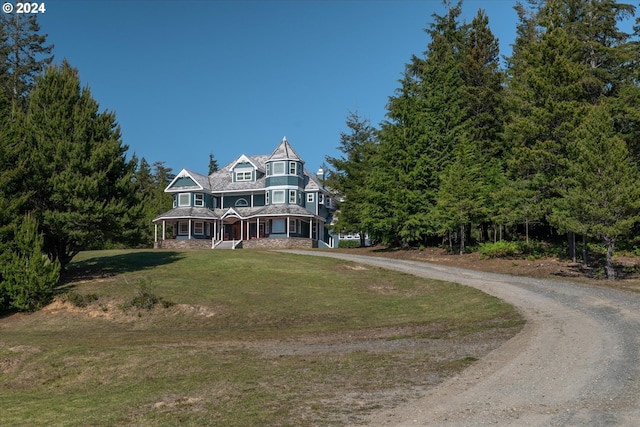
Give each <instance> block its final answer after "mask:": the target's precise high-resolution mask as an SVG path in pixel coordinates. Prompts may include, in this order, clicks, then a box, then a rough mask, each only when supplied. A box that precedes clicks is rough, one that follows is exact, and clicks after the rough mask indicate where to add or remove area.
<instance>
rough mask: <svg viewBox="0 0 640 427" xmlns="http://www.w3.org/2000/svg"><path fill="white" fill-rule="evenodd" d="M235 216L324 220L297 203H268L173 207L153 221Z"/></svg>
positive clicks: (211, 218)
mask: <svg viewBox="0 0 640 427" xmlns="http://www.w3.org/2000/svg"><path fill="white" fill-rule="evenodd" d="M230 216H231V217H235V218H240V219H251V218H257V217H279V216H296V217H305V218H314V219H317V220H320V221H323V222H324V221H325V219H324V218H322V217H321V216H318V215H314V214H313V213H311V212H309V211H308V210H306V209H305V208H303V207H302V206H298V205H269V206H256V207H234V208H223V209H220V208H219V209H209V208H193V207H187V208H173V209H171V210H170V211H167V212H165V213H163V214H162V215H160V216H158V217H156V218H154V219H153V222H158V221H162V220H176V219H202V220H218V219H222V218H226V217H230Z"/></svg>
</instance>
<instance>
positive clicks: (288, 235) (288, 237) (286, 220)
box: [286, 217, 289, 239]
mask: <svg viewBox="0 0 640 427" xmlns="http://www.w3.org/2000/svg"><path fill="white" fill-rule="evenodd" d="M286 221H287V239H288V238H289V217H287V220H286Z"/></svg>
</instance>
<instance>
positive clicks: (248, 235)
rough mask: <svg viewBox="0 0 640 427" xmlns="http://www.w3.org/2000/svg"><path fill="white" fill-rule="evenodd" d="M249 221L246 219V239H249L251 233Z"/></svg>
mask: <svg viewBox="0 0 640 427" xmlns="http://www.w3.org/2000/svg"><path fill="white" fill-rule="evenodd" d="M249 222H250V221H247V240H249V239H251V233H250V232H249Z"/></svg>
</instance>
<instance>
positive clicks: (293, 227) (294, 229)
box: [289, 218, 298, 233]
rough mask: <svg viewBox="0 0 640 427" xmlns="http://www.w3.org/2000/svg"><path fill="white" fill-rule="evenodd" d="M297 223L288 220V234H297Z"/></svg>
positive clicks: (293, 220)
mask: <svg viewBox="0 0 640 427" xmlns="http://www.w3.org/2000/svg"><path fill="white" fill-rule="evenodd" d="M297 225H298V221H296V220H295V219H293V218H291V219H289V233H297V232H298V227H297Z"/></svg>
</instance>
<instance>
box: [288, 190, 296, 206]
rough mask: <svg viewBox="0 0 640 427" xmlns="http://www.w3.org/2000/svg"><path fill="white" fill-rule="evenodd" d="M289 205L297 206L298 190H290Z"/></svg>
mask: <svg viewBox="0 0 640 427" xmlns="http://www.w3.org/2000/svg"><path fill="white" fill-rule="evenodd" d="M289 204H290V205H295V204H296V190H289Z"/></svg>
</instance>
